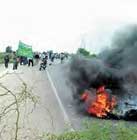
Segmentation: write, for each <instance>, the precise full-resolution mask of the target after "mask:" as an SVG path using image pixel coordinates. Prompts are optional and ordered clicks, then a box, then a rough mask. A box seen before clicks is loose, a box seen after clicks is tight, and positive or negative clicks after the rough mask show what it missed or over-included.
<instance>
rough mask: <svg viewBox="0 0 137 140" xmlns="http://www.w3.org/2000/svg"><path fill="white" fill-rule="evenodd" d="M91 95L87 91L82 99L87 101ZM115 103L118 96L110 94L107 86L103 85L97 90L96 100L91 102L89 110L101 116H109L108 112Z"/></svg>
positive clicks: (90, 112)
mask: <svg viewBox="0 0 137 140" xmlns="http://www.w3.org/2000/svg"><path fill="white" fill-rule="evenodd" d="M89 97H90V96H89V93H88V92H85V93H83V94H82V96H81V99H82V100H83V101H85V102H87V101H88V100H89ZM115 105H116V98H115V97H114V96H110V95H109V94H108V93H107V91H106V90H105V87H104V86H101V87H100V88H99V89H98V90H97V92H96V97H95V100H94V101H92V102H90V103H89V105H88V108H87V112H88V113H89V114H92V115H95V116H97V117H100V118H101V117H105V116H107V113H108V112H110V111H112V110H113V108H114V107H115Z"/></svg>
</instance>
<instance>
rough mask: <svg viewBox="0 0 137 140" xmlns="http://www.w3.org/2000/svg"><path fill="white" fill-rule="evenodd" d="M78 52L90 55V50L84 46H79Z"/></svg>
mask: <svg viewBox="0 0 137 140" xmlns="http://www.w3.org/2000/svg"><path fill="white" fill-rule="evenodd" d="M77 54H81V55H84V56H90V52H89V51H87V50H86V49H84V48H78V50H77Z"/></svg>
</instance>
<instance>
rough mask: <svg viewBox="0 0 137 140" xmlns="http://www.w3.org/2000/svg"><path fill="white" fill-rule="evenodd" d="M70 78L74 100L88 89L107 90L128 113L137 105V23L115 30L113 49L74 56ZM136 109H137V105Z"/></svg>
mask: <svg viewBox="0 0 137 140" xmlns="http://www.w3.org/2000/svg"><path fill="white" fill-rule="evenodd" d="M69 77H70V81H71V83H72V87H73V95H74V99H75V100H77V101H78V102H79V101H80V97H81V95H82V93H83V92H84V91H85V90H86V89H95V90H96V89H97V88H98V87H100V86H102V85H105V87H106V89H108V90H109V91H110V93H111V94H112V95H115V96H116V97H117V100H118V105H119V110H123V109H124V110H125V111H124V112H123V113H125V112H126V111H127V110H128V109H129V108H130V109H132V106H129V108H128V104H133V105H135V106H134V109H135V108H136V107H137V103H136V101H137V26H136V25H132V26H127V27H126V28H124V29H121V30H120V31H118V32H116V33H115V35H114V37H113V38H112V43H111V46H110V49H107V50H105V51H103V52H101V53H100V54H99V55H98V56H97V57H96V58H91V59H88V58H85V57H82V56H74V57H73V59H72V61H71V64H70V73H69ZM136 109H137V108H136Z"/></svg>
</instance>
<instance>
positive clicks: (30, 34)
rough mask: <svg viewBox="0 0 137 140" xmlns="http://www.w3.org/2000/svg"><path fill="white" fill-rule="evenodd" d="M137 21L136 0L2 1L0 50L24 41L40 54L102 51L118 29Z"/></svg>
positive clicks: (0, 2) (0, 6)
mask: <svg viewBox="0 0 137 140" xmlns="http://www.w3.org/2000/svg"><path fill="white" fill-rule="evenodd" d="M136 22H137V2H136V0H129V1H128V0H127V1H126V0H0V51H2V50H5V47H6V46H8V45H11V46H12V47H13V48H14V49H16V48H17V47H18V42H19V40H21V41H23V42H24V43H27V44H29V45H32V46H33V49H34V50H40V51H44V50H51V49H53V50H54V51H69V52H75V51H76V50H77V48H78V47H80V44H85V47H86V48H87V49H88V50H90V51H91V52H99V51H100V50H101V49H102V47H101V46H106V45H108V44H109V43H110V41H109V40H110V38H111V36H112V35H113V32H114V31H115V30H116V29H117V28H120V27H121V26H123V25H125V24H129V23H136ZM81 42H82V43H81ZM83 42H84V43H83Z"/></svg>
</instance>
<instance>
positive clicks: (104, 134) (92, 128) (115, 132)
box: [45, 120, 137, 140]
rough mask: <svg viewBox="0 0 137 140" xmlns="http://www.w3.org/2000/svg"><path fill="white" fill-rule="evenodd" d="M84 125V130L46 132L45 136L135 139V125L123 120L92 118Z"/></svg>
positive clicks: (69, 139) (52, 138) (60, 139)
mask: <svg viewBox="0 0 137 140" xmlns="http://www.w3.org/2000/svg"><path fill="white" fill-rule="evenodd" d="M131 123H132V122H131ZM84 125H85V130H81V131H74V132H64V133H62V134H60V135H55V134H47V135H46V136H45V137H46V138H47V139H48V140H137V127H136V125H134V124H133V125H129V124H128V123H127V122H125V121H109V120H99V121H98V120H93V121H90V122H89V121H87V122H85V124H84Z"/></svg>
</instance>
